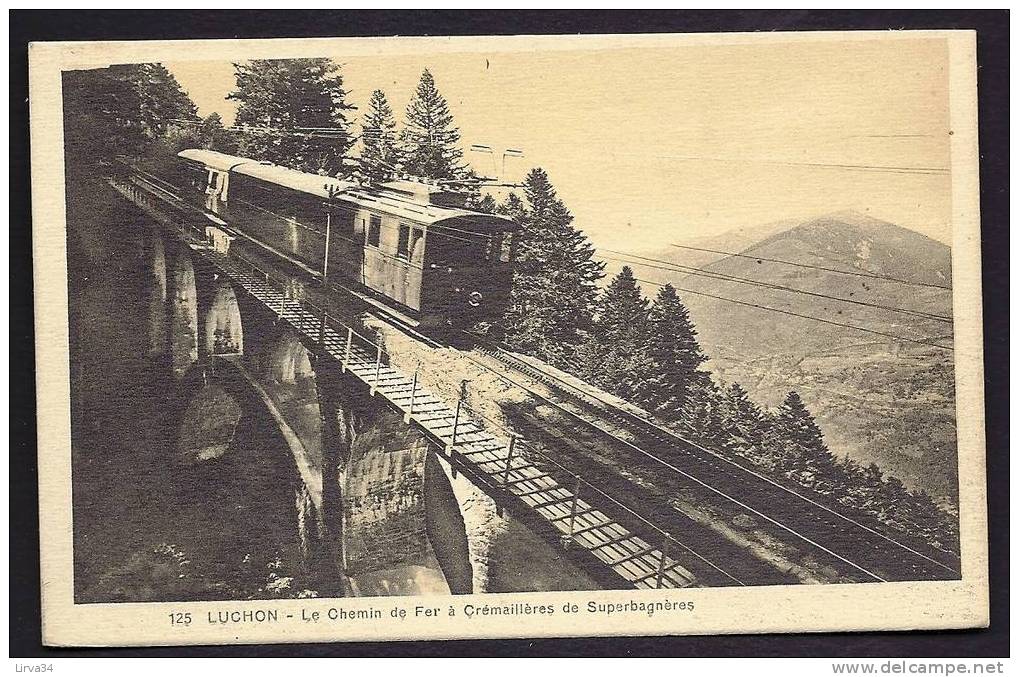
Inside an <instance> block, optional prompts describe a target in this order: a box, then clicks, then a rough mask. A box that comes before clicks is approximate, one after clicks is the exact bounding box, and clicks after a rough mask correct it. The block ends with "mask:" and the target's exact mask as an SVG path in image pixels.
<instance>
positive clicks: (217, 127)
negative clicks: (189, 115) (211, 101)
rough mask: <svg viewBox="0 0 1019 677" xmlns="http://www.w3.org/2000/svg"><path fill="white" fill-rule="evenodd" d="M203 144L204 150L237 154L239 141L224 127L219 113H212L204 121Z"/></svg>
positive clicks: (202, 130)
mask: <svg viewBox="0 0 1019 677" xmlns="http://www.w3.org/2000/svg"><path fill="white" fill-rule="evenodd" d="M201 144H202V147H203V148H208V149H209V150H215V151H219V152H220V153H228V154H230V155H233V154H236V153H237V140H236V139H234V137H233V135H232V134H231V133H230V132H228V131H227V130H226V129H225V128H224V127H223V119H222V118H221V117H220V116H219V113H216V112H212V113H209V115H208V116H207V117H206V118H205V119H204V120H202V126H201Z"/></svg>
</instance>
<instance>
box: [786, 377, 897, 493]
mask: <svg viewBox="0 0 1019 677" xmlns="http://www.w3.org/2000/svg"><path fill="white" fill-rule="evenodd" d="M775 429H776V432H777V435H778V440H779V442H780V444H781V445H782V469H783V470H785V472H786V473H787V474H791V475H793V476H796V477H798V478H800V479H801V480H802V481H803V482H804V483H805V484H814V483H816V482H818V481H820V480H822V479H825V480H830V479H831V477H832V475H833V473H834V471H835V458H834V457H833V456H832V454H831V452H830V451H829V450H828V445H827V444H825V442H824V434H823V433H822V432H821V429H820V428H819V427H818V426H817V423H816V422H815V421H814V417H813V416H812V415H811V413H810V411H808V410H807V407H806V405H804V404H803V400H802V399H800V396H799V394H798V393H797V392H796V391H795V390H793V391H790V392H789V394H788V395H787V396H786V398H785V401H783V402H782V405H781V406H780V407H779V410H778V413H777V414H776V416H775ZM878 472H880V471H878ZM879 482H880V480H879Z"/></svg>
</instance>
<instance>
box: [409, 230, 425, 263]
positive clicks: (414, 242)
mask: <svg viewBox="0 0 1019 677" xmlns="http://www.w3.org/2000/svg"><path fill="white" fill-rule="evenodd" d="M424 236H425V231H424V230H422V229H420V228H415V229H414V230H412V231H411V235H410V260H411V261H414V262H415V263H420V262H421V247H420V244H421V238H423V237H424Z"/></svg>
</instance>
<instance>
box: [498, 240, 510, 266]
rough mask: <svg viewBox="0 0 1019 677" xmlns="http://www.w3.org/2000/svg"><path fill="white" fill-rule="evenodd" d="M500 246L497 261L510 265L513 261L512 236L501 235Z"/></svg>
mask: <svg viewBox="0 0 1019 677" xmlns="http://www.w3.org/2000/svg"><path fill="white" fill-rule="evenodd" d="M501 245H502V246H501V247H500V248H499V260H500V261H502V262H503V263H511V262H512V261H513V234H512V233H503V236H502V243H501Z"/></svg>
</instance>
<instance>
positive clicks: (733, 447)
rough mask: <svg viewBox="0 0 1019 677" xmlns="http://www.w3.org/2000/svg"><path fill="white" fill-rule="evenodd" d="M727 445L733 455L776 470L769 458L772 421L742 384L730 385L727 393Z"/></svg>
mask: <svg viewBox="0 0 1019 677" xmlns="http://www.w3.org/2000/svg"><path fill="white" fill-rule="evenodd" d="M724 411H725V413H724V415H723V417H724V420H723V423H722V427H723V429H724V431H725V436H726V439H725V441H724V445H725V447H726V448H727V449H729V450H730V451H732V452H734V453H736V454H738V455H740V456H743V457H744V458H749V459H751V460H753V461H755V462H756V463H759V464H762V465H766V466H769V467H774V460H773V459H772V458H770V457H769V456H768V454H767V449H766V445H765V439H766V436H767V435H768V433H769V432H770V427H771V420H770V417H769V416H768V414H767V413H765V412H764V411H763V410H762V409H761V408H760V407H759V406H757V404H756V403H755V402H754V401H753V400H751V399H750V395H749V394H748V393H747V391H746V390H745V389H744V388H743V386H741V385H740V384H739V383H733V384H732V385H730V386H729V387H728V388H727V389H726V390H725V393H724Z"/></svg>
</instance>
